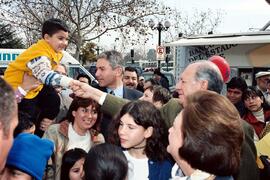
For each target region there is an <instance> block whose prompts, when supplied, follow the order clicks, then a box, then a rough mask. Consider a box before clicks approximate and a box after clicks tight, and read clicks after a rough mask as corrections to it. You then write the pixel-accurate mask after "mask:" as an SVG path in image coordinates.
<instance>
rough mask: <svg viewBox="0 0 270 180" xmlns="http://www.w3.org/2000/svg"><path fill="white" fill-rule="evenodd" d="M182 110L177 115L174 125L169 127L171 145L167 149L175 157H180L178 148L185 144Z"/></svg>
mask: <svg viewBox="0 0 270 180" xmlns="http://www.w3.org/2000/svg"><path fill="white" fill-rule="evenodd" d="M182 121H183V113H182V111H181V112H180V113H179V114H178V115H177V116H176V118H175V120H174V123H173V126H172V127H171V128H170V129H169V145H168V146H167V151H168V153H170V154H171V155H172V156H173V158H174V159H179V155H178V150H179V148H180V147H182V145H183V133H182V130H181V129H182Z"/></svg>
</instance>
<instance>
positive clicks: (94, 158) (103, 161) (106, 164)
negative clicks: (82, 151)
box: [84, 143, 128, 180]
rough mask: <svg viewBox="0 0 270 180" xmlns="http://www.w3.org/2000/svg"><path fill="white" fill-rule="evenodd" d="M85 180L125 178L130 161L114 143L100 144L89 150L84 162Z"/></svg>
mask: <svg viewBox="0 0 270 180" xmlns="http://www.w3.org/2000/svg"><path fill="white" fill-rule="evenodd" d="M84 171H85V176H84V179H85V180H108V179H109V180H125V179H127V173H128V161H127V158H126V157H125V155H124V153H123V152H122V150H121V149H120V148H119V147H118V146H115V145H113V144H107V143H104V144H99V145H97V146H94V147H93V148H91V149H90V151H89V152H88V154H87V156H86V159H85V162H84Z"/></svg>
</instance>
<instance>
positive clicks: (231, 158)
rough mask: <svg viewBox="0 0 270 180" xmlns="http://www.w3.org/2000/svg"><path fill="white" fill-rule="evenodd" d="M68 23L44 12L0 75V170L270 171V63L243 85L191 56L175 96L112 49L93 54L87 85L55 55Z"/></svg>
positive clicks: (118, 177)
mask: <svg viewBox="0 0 270 180" xmlns="http://www.w3.org/2000/svg"><path fill="white" fill-rule="evenodd" d="M68 33H69V29H68V27H67V26H66V24H65V23H64V22H63V21H61V20H59V19H49V20H47V21H45V23H44V24H43V27H42V39H41V40H39V41H38V42H37V43H36V44H34V45H32V46H31V47H29V48H28V49H27V50H26V51H25V52H23V53H22V54H21V55H19V56H18V58H17V59H16V60H15V61H14V62H12V63H10V65H9V66H8V68H7V70H6V71H5V75H4V79H2V78H0V96H1V98H0V147H1V151H0V170H1V174H0V179H27V180H28V179H29V180H31V179H38V180H41V179H55V180H67V179H70V180H82V179H85V180H108V179H112V180H126V179H129V180H144V179H149V180H169V179H175V180H177V179H209V180H211V179H223V180H231V179H236V180H257V179H269V178H270V173H269V171H267V168H270V163H269V161H268V157H270V151H269V148H267V147H269V146H268V145H269V144H270V133H269V131H270V123H269V122H270V100H268V99H269V97H268V96H269V92H270V72H267V71H265V72H264V71H262V72H258V73H257V74H256V76H255V78H256V82H257V86H253V87H252V86H250V87H249V86H247V84H246V82H245V80H244V79H243V78H241V77H233V78H231V79H230V81H229V82H225V79H224V74H222V73H223V72H222V71H221V70H220V67H219V66H220V65H219V64H216V63H215V62H211V61H207V60H201V61H197V62H195V63H192V64H190V65H188V66H187V67H186V68H185V69H184V71H183V72H182V73H181V74H180V77H179V81H178V83H177V85H176V92H175V93H174V98H173V97H172V92H169V88H168V82H167V81H166V78H165V77H163V76H162V73H161V72H160V71H155V72H154V74H155V75H154V77H153V79H144V78H142V77H140V76H139V74H138V73H137V71H136V69H134V68H132V67H124V60H123V57H122V55H121V53H119V52H117V51H115V50H112V51H105V52H103V53H101V54H100V55H99V56H98V57H97V63H96V67H97V71H96V74H95V76H96V79H97V81H98V84H95V85H93V84H92V83H91V79H90V78H89V77H88V76H85V75H83V74H80V75H79V76H78V77H77V79H76V80H74V79H72V78H70V77H68V76H67V70H66V68H65V65H64V64H61V63H60V60H61V58H62V56H63V54H62V50H64V49H65V48H66V46H67V39H68ZM225 83H227V84H226V87H227V91H226V93H227V94H226V96H224V95H221V91H222V89H223V86H224V85H225ZM13 138H14V140H13Z"/></svg>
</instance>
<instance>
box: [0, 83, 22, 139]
mask: <svg viewBox="0 0 270 180" xmlns="http://www.w3.org/2000/svg"><path fill="white" fill-rule="evenodd" d="M0 96H1V98H0V122H1V123H2V125H3V133H4V135H5V136H7V135H8V132H9V128H10V122H11V119H12V118H13V116H14V115H15V114H16V113H18V112H17V111H15V110H16V106H17V102H16V100H15V94H14V91H13V89H12V87H11V86H10V85H9V84H8V83H7V82H6V81H5V80H4V79H2V78H0Z"/></svg>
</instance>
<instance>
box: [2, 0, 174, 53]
mask: <svg viewBox="0 0 270 180" xmlns="http://www.w3.org/2000/svg"><path fill="white" fill-rule="evenodd" d="M0 3H1V7H0V8H1V10H3V13H1V17H0V19H1V20H5V21H9V22H11V23H13V24H14V25H17V26H18V27H19V28H21V29H22V30H23V32H24V33H25V34H26V36H27V37H28V39H30V40H31V38H32V37H33V38H32V40H34V41H36V40H37V38H38V36H37V34H40V33H39V32H40V27H41V25H42V23H43V22H44V20H46V19H48V18H51V17H56V18H60V19H62V20H64V21H66V22H67V24H68V25H69V27H71V31H70V42H71V43H73V44H74V45H75V47H76V56H75V58H78V56H79V51H80V49H81V47H82V45H83V44H84V43H85V42H90V41H93V40H94V39H96V38H98V37H100V36H102V35H104V34H105V33H107V32H110V31H117V32H119V33H120V34H121V35H122V36H123V37H124V39H125V38H128V34H130V33H131V32H132V31H136V32H138V33H141V34H142V35H144V33H145V30H144V29H145V28H146V27H147V26H148V25H147V24H145V22H146V21H147V18H148V17H149V16H151V15H164V12H165V11H166V13H169V10H170V8H167V7H165V6H163V5H162V4H160V3H158V2H157V1H156V0H147V1H146V0H54V1H52V0H0ZM33 34H34V35H33ZM29 37H31V38H29ZM30 42H31V41H30Z"/></svg>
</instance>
